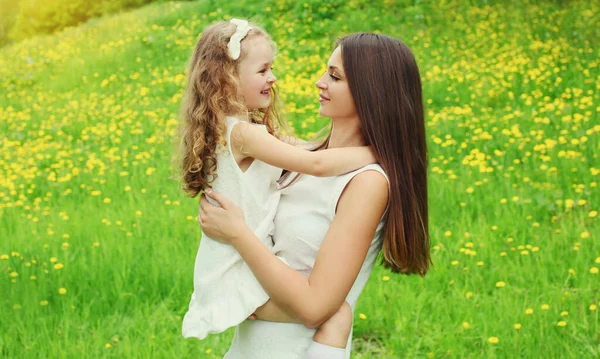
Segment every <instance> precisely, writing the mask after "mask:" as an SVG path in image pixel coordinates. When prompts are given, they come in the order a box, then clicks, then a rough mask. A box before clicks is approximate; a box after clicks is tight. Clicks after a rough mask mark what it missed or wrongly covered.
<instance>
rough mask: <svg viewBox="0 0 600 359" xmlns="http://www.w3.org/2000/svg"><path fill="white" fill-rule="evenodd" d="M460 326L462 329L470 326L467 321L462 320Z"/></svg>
mask: <svg viewBox="0 0 600 359" xmlns="http://www.w3.org/2000/svg"><path fill="white" fill-rule="evenodd" d="M462 327H463V328H464V329H469V328H471V325H470V324H469V323H468V322H463V323H462Z"/></svg>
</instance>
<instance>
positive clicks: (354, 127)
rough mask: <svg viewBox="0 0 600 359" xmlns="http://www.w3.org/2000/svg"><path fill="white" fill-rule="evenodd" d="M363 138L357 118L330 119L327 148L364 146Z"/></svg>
mask: <svg viewBox="0 0 600 359" xmlns="http://www.w3.org/2000/svg"><path fill="white" fill-rule="evenodd" d="M364 145H365V140H364V138H363V136H362V132H361V130H360V122H359V121H358V119H356V120H355V121H351V120H347V119H344V120H337V121H336V120H335V119H333V121H332V128H331V138H330V139H329V145H328V146H327V148H336V147H355V146H364Z"/></svg>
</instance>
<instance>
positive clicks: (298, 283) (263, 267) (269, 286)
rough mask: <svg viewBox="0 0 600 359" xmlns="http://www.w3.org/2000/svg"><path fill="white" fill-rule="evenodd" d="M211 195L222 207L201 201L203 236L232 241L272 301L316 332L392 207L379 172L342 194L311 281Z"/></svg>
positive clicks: (237, 212)
mask: <svg viewBox="0 0 600 359" xmlns="http://www.w3.org/2000/svg"><path fill="white" fill-rule="evenodd" d="M207 194H208V195H209V196H211V197H212V198H213V199H215V200H217V201H218V202H219V204H220V205H221V207H215V206H212V205H210V204H209V203H208V201H207V200H206V198H204V197H203V198H202V199H201V202H200V203H201V213H200V220H201V223H202V227H203V228H202V230H203V231H204V232H205V233H207V235H209V236H210V237H211V238H217V239H220V240H223V241H225V242H227V241H229V242H230V243H231V244H232V245H233V246H234V247H235V248H236V250H237V251H238V252H239V253H240V255H241V256H242V258H243V259H244V260H245V261H246V263H247V264H248V266H249V267H250V269H251V270H252V272H253V273H254V276H255V277H256V279H258V281H259V282H260V284H261V285H262V287H263V288H264V289H265V291H266V292H267V293H268V294H269V296H270V297H271V299H272V300H273V301H275V302H277V304H279V305H280V306H281V307H282V308H283V309H284V310H289V311H291V312H292V313H294V314H295V315H297V316H298V318H299V319H300V321H301V322H302V324H304V325H305V326H306V327H309V328H316V327H318V326H319V325H321V324H322V323H323V322H324V321H326V320H327V319H328V318H329V317H331V316H332V315H333V314H334V313H335V312H336V311H337V310H338V308H340V306H341V305H342V304H343V302H344V300H345V299H346V296H347V295H348V293H349V292H350V288H351V287H352V284H353V283H354V281H355V279H356V276H357V275H358V273H359V271H360V268H361V266H362V264H363V262H364V260H365V257H366V255H367V252H368V249H369V245H370V244H371V241H372V239H373V235H374V233H375V230H376V228H377V225H378V223H379V220H380V219H381V216H382V215H383V212H384V210H385V207H386V204H387V201H388V184H387V180H386V179H385V178H384V177H383V175H381V174H380V173H379V172H376V171H365V172H362V173H359V174H358V175H356V176H355V177H354V178H353V179H352V180H351V181H350V183H349V184H348V185H347V187H346V189H345V190H344V192H343V193H342V195H341V197H340V199H339V202H338V206H337V212H336V216H335V218H334V220H333V222H332V223H331V226H330V227H329V230H328V231H327V234H326V236H325V239H324V240H323V243H322V245H321V248H320V249H319V252H318V254H317V259H316V262H315V265H314V268H313V270H312V273H311V275H310V276H309V277H306V276H305V275H303V274H301V273H299V272H296V271H295V270H294V269H292V268H290V267H289V266H287V265H285V264H284V263H283V262H282V261H281V260H279V259H278V258H277V257H275V255H273V254H272V253H271V252H270V250H269V249H268V248H267V247H266V246H264V245H263V244H262V243H261V242H260V240H259V239H258V238H256V236H255V235H254V234H253V233H252V231H251V230H250V229H249V228H248V226H247V225H246V224H245V222H244V217H243V213H242V212H241V211H240V210H239V209H238V208H237V207H235V205H233V204H232V203H231V202H230V201H229V200H228V199H226V198H225V197H224V196H222V195H220V194H217V193H216V192H214V191H207Z"/></svg>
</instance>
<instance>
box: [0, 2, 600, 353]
mask: <svg viewBox="0 0 600 359" xmlns="http://www.w3.org/2000/svg"><path fill="white" fill-rule="evenodd" d="M232 17H237V18H249V19H251V20H253V21H255V22H257V23H258V24H261V25H262V26H264V27H265V28H266V30H267V31H268V32H269V33H270V34H271V36H272V37H273V39H274V40H275V42H276V43H277V45H278V49H279V52H278V56H277V59H276V62H275V65H274V68H275V70H274V71H275V73H276V75H277V77H278V82H277V86H278V88H279V92H280V94H281V97H282V100H283V102H284V117H285V119H286V121H288V122H289V123H290V125H291V126H292V127H293V128H294V130H295V132H296V135H297V136H300V137H303V138H311V137H312V136H314V134H315V133H317V132H318V131H319V130H320V129H321V128H323V127H324V126H327V125H328V120H327V119H324V118H321V117H319V116H318V113H317V109H318V91H317V90H316V88H315V85H314V84H315V82H316V80H317V79H318V78H319V77H320V75H321V74H322V72H323V71H324V70H325V65H326V63H327V60H328V58H329V55H330V53H331V52H332V50H333V42H334V41H335V39H337V38H338V37H340V36H342V35H345V34H348V33H352V32H357V31H369V32H380V33H386V34H388V35H391V36H394V37H397V38H399V39H401V40H402V41H404V42H405V43H406V44H407V45H408V46H409V47H410V48H411V50H412V51H413V52H414V54H415V56H416V58H417V61H418V63H419V67H420V71H421V77H422V82H423V92H424V102H425V108H426V121H427V137H428V146H429V147H428V149H429V169H430V171H429V196H430V198H429V208H430V231H431V243H432V258H433V263H434V267H433V268H432V270H431V271H430V273H429V274H428V275H427V276H426V277H425V278H415V277H405V276H400V275H395V274H392V273H390V272H388V271H386V270H384V269H383V268H382V267H381V266H379V265H378V266H376V268H375V269H374V271H373V273H372V276H371V279H370V281H369V283H368V285H367V288H366V289H365V291H364V292H363V294H362V296H361V298H360V300H359V303H358V307H357V310H356V312H355V318H354V341H353V346H354V350H353V358H407V357H415V358H423V357H427V358H464V357H485V358H495V357H498V358H515V357H523V358H539V357H545V358H558V357H560V358H596V357H598V356H600V336H599V335H600V334H599V333H600V330H599V327H598V325H599V321H598V312H599V310H598V306H599V305H600V294H599V292H598V290H599V288H600V280H599V279H600V274H599V268H600V242H599V241H598V234H599V233H600V224H599V217H598V211H600V191H599V190H598V180H599V174H600V161H599V159H598V153H599V152H600V151H599V150H600V141H599V138H598V132H600V118H599V115H598V111H599V109H600V96H599V90H600V71H599V68H598V66H599V65H600V64H599V62H600V60H599V59H600V47H598V38H600V27H599V24H600V21H599V20H600V5H599V3H598V2H595V1H534V0H527V1H512V0H506V1H491V0H488V1H486V0H471V1H455V0H436V1H434V0H429V1H426V0H420V1H417V0H383V1H366V0H343V1H342V0H334V1H328V2H323V1H316V0H306V1H292V0H282V1H275V0H272V1H269V0H265V1H258V0H239V1H237V2H235V3H234V2H228V1H214V0H212V1H208V0H204V1H158V2H151V1H142V0H113V1H109V0H98V1H95V2H88V1H83V0H45V1H41V0H13V1H10V0H0V44H1V45H2V47H1V48H0V313H2V315H0V357H6V358H38V357H51V358H55V357H60V358H63V357H64V358H75V357H76V358H79V357H86V358H87V357H92V358H95V357H102V358H105V357H106V358H111V357H114V358H150V357H152V358H170V357H200V358H220V357H222V356H223V354H224V353H225V352H226V350H227V348H228V346H229V343H230V341H231V337H232V331H231V330H229V331H227V332H225V333H223V334H221V335H213V336H210V337H209V338H207V339H206V340H203V341H196V340H183V338H182V336H181V334H180V328H181V319H182V315H183V314H184V313H185V311H186V308H187V305H188V302H189V298H190V295H191V293H192V289H193V288H192V275H193V263H194V259H195V254H196V250H197V248H198V243H199V240H200V238H201V232H200V228H199V226H198V223H197V221H196V216H197V199H190V198H187V197H185V195H184V194H183V192H182V191H181V190H180V188H179V187H180V186H179V184H178V182H177V181H176V180H175V179H174V178H176V174H177V172H176V168H174V167H173V165H172V158H173V155H174V153H175V144H176V142H177V138H176V128H177V125H178V120H179V117H178V112H179V106H180V102H181V98H182V95H183V92H184V88H185V84H186V81H187V79H186V76H187V75H186V67H187V62H188V60H189V57H190V55H191V52H192V50H193V48H194V45H195V43H196V41H197V39H198V38H199V36H200V34H201V32H202V29H203V28H204V27H205V26H207V25H209V24H211V23H212V22H215V21H219V20H229V19H230V18H232ZM381 86H384V87H385V84H381Z"/></svg>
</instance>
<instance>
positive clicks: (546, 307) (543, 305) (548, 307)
mask: <svg viewBox="0 0 600 359" xmlns="http://www.w3.org/2000/svg"><path fill="white" fill-rule="evenodd" d="M541 308H542V310H548V309H550V306H549V305H548V304H542V307H541Z"/></svg>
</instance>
